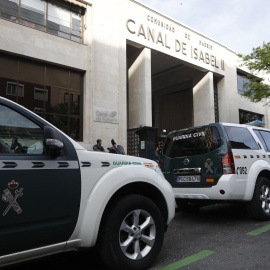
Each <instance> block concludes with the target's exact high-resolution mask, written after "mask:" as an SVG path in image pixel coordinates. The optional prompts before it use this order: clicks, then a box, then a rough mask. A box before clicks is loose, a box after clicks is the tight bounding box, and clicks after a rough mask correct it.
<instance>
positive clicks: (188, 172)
mask: <svg viewBox="0 0 270 270" xmlns="http://www.w3.org/2000/svg"><path fill="white" fill-rule="evenodd" d="M226 141H227V140H226V139H225V131H224V128H223V127H222V125H221V124H218V123H216V124H210V125H206V126H200V127H194V128H189V129H183V130H179V131H174V132H172V133H170V134H169V135H168V136H167V138H166V141H165V144H164V149H163V152H162V154H161V164H162V171H163V173H164V176H165V178H166V179H167V180H168V181H169V182H170V184H171V185H172V186H173V187H175V188H176V187H211V186H213V185H216V184H217V182H218V180H219V178H220V177H221V175H222V157H223V156H224V155H225V154H227V153H228V146H227V143H226Z"/></svg>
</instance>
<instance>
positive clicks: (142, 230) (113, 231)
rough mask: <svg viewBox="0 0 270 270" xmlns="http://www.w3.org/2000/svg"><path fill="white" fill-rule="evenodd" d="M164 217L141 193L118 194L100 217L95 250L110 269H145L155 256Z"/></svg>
mask: <svg viewBox="0 0 270 270" xmlns="http://www.w3.org/2000/svg"><path fill="white" fill-rule="evenodd" d="M163 239H164V221H163V218H162V216H161V212H160V210H159V208H158V207H157V206H156V204H155V203H154V202H153V201H152V200H150V199H149V198H147V197H145V196H141V195H129V196H126V197H122V198H120V199H119V200H118V201H117V202H116V203H114V204H113V205H111V206H110V208H109V209H108V211H106V214H105V217H104V218H103V219H102V224H101V229H100V232H99V237H98V250H99V254H100V256H101V258H102V259H103V261H104V262H105V263H106V264H107V265H108V266H109V267H110V268H112V269H118V270H119V269H125V270H127V269H129V270H135V269H136V270H138V269H146V268H148V267H149V266H150V265H151V264H153V262H154V260H155V259H156V257H157V256H158V253H159V252H160V250H161V247H162V243H163Z"/></svg>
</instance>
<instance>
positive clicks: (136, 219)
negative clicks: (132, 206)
mask: <svg viewBox="0 0 270 270" xmlns="http://www.w3.org/2000/svg"><path fill="white" fill-rule="evenodd" d="M155 239H156V225H155V222H154V220H153V218H152V216H151V215H150V214H149V213H148V212H147V211H145V210H142V209H137V210H134V211H132V212H130V213H129V214H128V215H127V216H126V217H125V218H124V220H123V221H122V223H121V226H120V230H119V244H120V247H121V250H122V252H123V253H124V255H125V256H126V257H128V258H129V259H132V260H140V259H142V258H144V257H145V256H146V255H147V254H148V253H149V252H150V251H151V249H152V248H153V246H154V242H155Z"/></svg>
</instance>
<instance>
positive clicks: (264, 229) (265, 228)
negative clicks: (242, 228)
mask: <svg viewBox="0 0 270 270" xmlns="http://www.w3.org/2000/svg"><path fill="white" fill-rule="evenodd" d="M269 230H270V224H269V225H266V226H264V227H261V228H258V229H257V230H254V231H252V232H249V233H247V234H248V235H253V236H256V235H258V234H261V233H264V232H266V231H269Z"/></svg>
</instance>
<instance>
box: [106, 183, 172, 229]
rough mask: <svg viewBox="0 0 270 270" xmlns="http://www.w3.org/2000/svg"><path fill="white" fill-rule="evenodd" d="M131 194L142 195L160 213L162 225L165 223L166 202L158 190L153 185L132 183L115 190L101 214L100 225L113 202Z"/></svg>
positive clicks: (166, 217) (166, 216)
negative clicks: (153, 204) (155, 206)
mask: <svg viewBox="0 0 270 270" xmlns="http://www.w3.org/2000/svg"><path fill="white" fill-rule="evenodd" d="M131 194H137V195H143V196H145V197H148V198H149V199H151V200H152V201H153V202H154V203H156V205H157V206H158V208H159V209H160V211H161V214H162V217H163V221H164V224H166V223H167V220H168V208H167V204H166V200H165V198H164V196H163V195H162V193H161V192H160V190H159V189H158V188H157V187H155V186H154V185H152V184H150V183H146V182H133V183H129V184H126V185H124V186H123V187H121V188H120V189H119V190H117V192H116V193H114V194H113V196H112V197H111V198H110V200H109V201H108V203H107V205H106V207H105V210H104V212H103V215H102V218H101V224H102V220H103V218H104V217H105V216H106V212H107V211H108V209H109V206H110V205H112V204H114V202H115V201H117V200H118V199H119V198H120V197H124V196H127V195H131Z"/></svg>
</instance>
